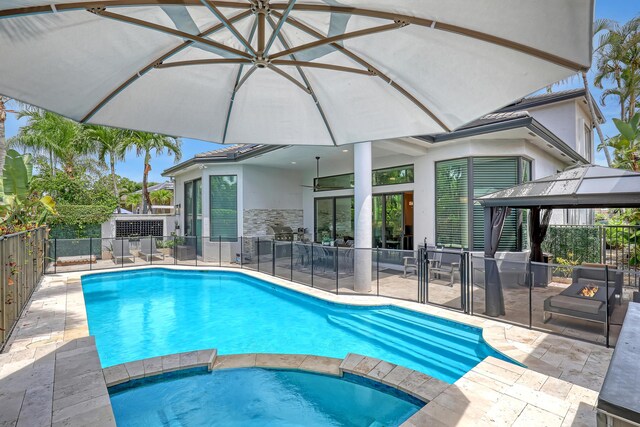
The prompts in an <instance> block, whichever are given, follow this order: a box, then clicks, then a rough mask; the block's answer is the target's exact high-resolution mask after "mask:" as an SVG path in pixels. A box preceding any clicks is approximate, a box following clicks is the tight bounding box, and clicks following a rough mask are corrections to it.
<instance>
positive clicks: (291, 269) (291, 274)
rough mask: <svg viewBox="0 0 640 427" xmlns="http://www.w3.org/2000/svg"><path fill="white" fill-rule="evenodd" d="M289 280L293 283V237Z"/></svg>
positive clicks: (290, 251)
mask: <svg viewBox="0 0 640 427" xmlns="http://www.w3.org/2000/svg"><path fill="white" fill-rule="evenodd" d="M289 280H291V281H292V282H293V236H291V248H290V250H289Z"/></svg>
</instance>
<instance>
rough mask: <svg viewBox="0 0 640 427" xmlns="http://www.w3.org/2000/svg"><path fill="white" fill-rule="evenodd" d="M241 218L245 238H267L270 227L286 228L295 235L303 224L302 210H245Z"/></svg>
mask: <svg viewBox="0 0 640 427" xmlns="http://www.w3.org/2000/svg"><path fill="white" fill-rule="evenodd" d="M242 217H243V224H242V227H243V230H244V232H243V234H244V236H245V237H253V236H269V235H270V234H268V233H269V231H268V229H269V226H271V225H284V226H288V227H291V230H292V231H293V232H294V233H295V232H297V231H298V228H299V227H303V224H304V221H303V215H302V209H245V210H244V212H243V215H242Z"/></svg>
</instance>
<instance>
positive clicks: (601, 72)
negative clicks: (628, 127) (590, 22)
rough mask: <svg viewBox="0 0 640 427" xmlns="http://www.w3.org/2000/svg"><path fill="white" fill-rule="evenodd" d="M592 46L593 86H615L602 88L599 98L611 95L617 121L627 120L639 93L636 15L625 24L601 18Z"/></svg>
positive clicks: (639, 18)
mask: <svg viewBox="0 0 640 427" xmlns="http://www.w3.org/2000/svg"><path fill="white" fill-rule="evenodd" d="M601 22H602V25H601V27H602V29H603V30H605V31H603V32H602V33H601V35H600V39H599V41H598V47H597V49H596V53H597V56H596V58H597V59H596V67H595V72H596V75H595V78H594V85H595V86H596V87H598V88H601V89H602V88H603V86H604V85H603V82H613V83H614V84H615V87H614V88H612V89H610V90H606V91H605V93H603V97H604V98H606V97H607V96H611V95H615V96H617V97H618V98H619V101H620V120H624V121H629V120H631V118H632V117H633V116H634V114H635V108H636V103H637V99H638V96H639V95H640V16H636V17H634V18H632V19H631V20H629V22H627V23H625V24H622V25H621V24H619V23H617V22H615V21H611V20H603V21H601Z"/></svg>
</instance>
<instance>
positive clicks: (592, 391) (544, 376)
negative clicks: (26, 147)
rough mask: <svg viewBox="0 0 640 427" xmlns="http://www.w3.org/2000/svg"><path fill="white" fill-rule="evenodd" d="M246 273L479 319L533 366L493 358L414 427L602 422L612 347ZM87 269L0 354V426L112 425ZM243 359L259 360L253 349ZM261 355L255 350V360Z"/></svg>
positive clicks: (40, 295) (54, 291)
mask: <svg viewBox="0 0 640 427" xmlns="http://www.w3.org/2000/svg"><path fill="white" fill-rule="evenodd" d="M198 267H199V268H202V267H200V266H198ZM170 268H176V269H188V268H189V267H170ZM234 271H237V270H234ZM244 273H246V274H250V275H252V276H256V277H259V278H264V279H267V280H269V281H271V282H274V283H277V284H279V285H280V286H283V287H287V288H290V289H293V290H296V291H299V292H303V293H306V294H310V295H313V296H315V297H318V298H321V299H325V300H330V301H336V302H341V303H346V304H360V305H379V304H395V305H397V306H400V307H404V308H408V309H412V310H415V311H419V312H423V313H428V314H433V315H437V316H441V317H445V318H448V319H451V320H456V321H459V322H462V323H467V324H471V325H475V326H479V327H482V328H483V335H484V337H485V340H486V341H487V342H488V343H489V344H490V345H492V346H493V347H494V348H496V349H497V350H499V351H501V352H503V353H504V354H506V355H508V356H510V357H512V358H514V359H516V360H518V361H519V362H521V363H523V364H525V365H526V366H527V367H528V369H524V368H520V367H518V366H516V365H512V364H509V363H506V362H501V361H499V360H497V359H492V358H487V359H486V360H485V361H483V362H482V363H480V364H478V365H477V366H476V367H475V368H474V369H473V370H471V371H469V372H468V373H467V374H466V375H465V376H464V377H463V378H461V379H460V380H458V381H457V382H456V383H455V384H453V385H450V386H448V387H447V388H446V389H445V390H444V391H443V392H442V393H440V394H438V395H436V396H432V397H433V399H429V400H431V401H430V402H429V403H428V404H427V405H426V406H425V407H424V408H423V410H421V411H420V412H419V413H418V414H416V415H415V416H414V417H413V418H411V419H410V420H409V421H408V422H407V425H408V426H412V425H415V426H418V425H425V424H428V425H436V426H437V425H471V424H473V425H549V426H554V425H557V426H562V425H595V411H594V409H593V407H594V404H595V401H596V398H597V392H598V391H599V389H600V387H601V385H602V381H603V379H604V375H605V373H606V370H607V367H608V365H609V361H610V358H611V354H612V350H610V349H606V348H604V347H602V346H599V345H596V344H589V343H585V342H582V341H576V340H572V339H569V338H565V337H561V336H556V335H550V334H547V333H545V332H542V331H536V330H529V329H526V328H521V327H518V326H515V325H510V324H505V323H500V322H496V321H494V320H491V319H487V318H483V317H476V316H468V315H465V314H463V313H458V312H455V311H451V310H447V309H444V308H439V307H434V306H428V305H423V304H417V303H414V302H409V301H401V300H394V299H388V298H382V297H375V296H359V295H353V296H350V295H334V294H329V293H327V292H324V291H321V290H318V289H312V288H309V287H307V286H303V285H299V284H296V283H292V282H288V281H285V280H282V279H277V278H273V277H271V276H265V275H263V274H260V273H256V272H251V271H246V270H245V271H244ZM82 274H83V273H66V274H56V275H49V276H45V277H44V279H43V281H42V283H41V284H40V286H39V287H38V289H37V290H36V292H35V293H34V295H33V297H32V300H31V302H30V304H29V306H28V308H27V309H26V310H25V312H24V314H23V316H22V318H21V319H20V320H19V322H18V324H17V326H16V329H15V330H14V332H13V334H12V337H11V338H10V341H9V342H8V344H7V346H6V348H5V350H4V351H5V352H4V353H2V354H0V426H13V425H25V426H32V425H56V426H57V425H87V424H92V425H93V424H95V423H94V422H93V421H92V422H88V420H89V418H91V419H94V418H95V420H97V421H96V422H98V421H100V422H101V420H102V421H104V422H105V423H106V424H104V425H112V424H109V422H110V421H109V420H112V416H113V415H112V413H111V410H110V404H109V403H108V402H109V400H108V397H107V394H106V386H105V382H104V378H103V377H101V378H102V379H101V380H95V378H94V381H88V383H87V379H89V378H93V377H91V376H92V375H96V374H95V372H94V371H95V370H96V369H98V368H99V363H98V359H97V352H95V345H94V344H93V340H92V339H91V338H89V337H88V326H87V320H86V312H85V309H84V299H83V294H82V289H81V282H80V277H81V275H82ZM65 353H66V354H65ZM243 357H244V358H245V360H248V361H249V362H248V363H251V360H252V359H251V356H250V355H245V356H243ZM74 358H78V359H76V361H73V360H74ZM307 358H308V357H307ZM65 359H66V360H65ZM218 360H219V361H220V363H224V360H225V359H224V357H223V356H220V357H218ZM256 360H258V359H257V357H256V356H255V355H254V356H253V363H254V365H255V364H256ZM305 360H306V359H305ZM71 361H73V362H71ZM312 361H313V359H309V362H307V363H312ZM373 362H375V360H373V359H371V360H370V361H369V362H367V363H366V366H367V368H368V367H371V370H370V371H369V372H374V371H375V372H377V373H376V374H375V375H378V376H379V375H381V374H380V372H383V370H384V369H387V368H388V367H387V366H386V365H380V364H382V363H386V362H383V361H377V362H376V363H375V364H374V363H373ZM227 363H229V362H227ZM302 363H303V362H301V364H302ZM379 365H380V366H379ZM361 368H362V369H363V370H364V369H365V368H364V367H362V366H361ZM143 369H144V364H143ZM376 369H377V371H376ZM369 372H368V373H369ZM372 375H374V374H372ZM422 379H423V380H424V381H428V379H424V378H422ZM424 381H423V382H424ZM418 382H419V380H418ZM418 385H419V384H418ZM69 408H71V409H69ZM106 408H108V409H106ZM34 420H38V422H37V423H34ZM111 422H112V421H111Z"/></svg>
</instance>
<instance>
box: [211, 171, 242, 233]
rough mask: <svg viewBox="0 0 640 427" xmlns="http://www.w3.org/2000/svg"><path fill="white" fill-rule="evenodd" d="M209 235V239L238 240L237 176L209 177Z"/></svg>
mask: <svg viewBox="0 0 640 427" xmlns="http://www.w3.org/2000/svg"><path fill="white" fill-rule="evenodd" d="M209 206H210V216H209V228H210V233H209V236H210V238H211V240H217V239H219V238H220V239H221V240H224V241H227V242H229V241H236V240H238V177H237V176H236V175H215V176H210V177H209Z"/></svg>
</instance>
